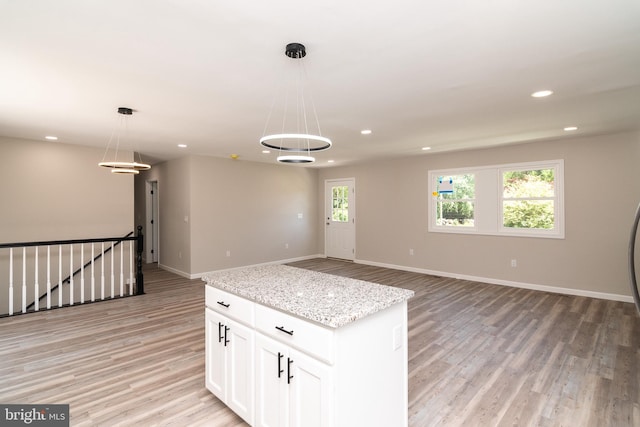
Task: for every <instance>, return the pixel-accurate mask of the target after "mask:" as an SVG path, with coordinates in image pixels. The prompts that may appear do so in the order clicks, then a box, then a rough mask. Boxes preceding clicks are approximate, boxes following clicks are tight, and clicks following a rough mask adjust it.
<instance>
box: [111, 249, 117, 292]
mask: <svg viewBox="0 0 640 427" xmlns="http://www.w3.org/2000/svg"><path fill="white" fill-rule="evenodd" d="M113 252H114V250H113V242H111V298H113V297H114V296H115V292H116V290H115V285H116V276H115V275H114V272H113Z"/></svg>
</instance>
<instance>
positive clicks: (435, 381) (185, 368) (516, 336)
mask: <svg viewBox="0 0 640 427" xmlns="http://www.w3.org/2000/svg"><path fill="white" fill-rule="evenodd" d="M291 265H294V266H296V267H300V268H307V269H312V270H316V271H322V272H325V273H329V274H335V275H340V276H345V277H351V278H355V279H361V280H368V281H372V282H376V283H382V284H385V285H389V286H400V287H404V288H407V289H412V290H413V291H415V292H416V296H415V297H414V298H412V299H411V300H410V301H409V304H408V323H409V331H408V341H409V351H408V365H409V366H408V368H409V399H408V401H409V425H410V426H411V427H428V426H480V427H483V426H491V427H492V426H554V427H555V426H580V427H582V426H587V427H590V426H594V427H603V426H604V427H606V426H611V427H620V426H623V427H624V426H637V425H640V317H639V316H638V315H637V314H636V312H635V308H634V307H633V305H632V304H628V303H622V302H615V301H604V300H598V299H593V298H587V297H577V296H576V297H574V296H567V295H558V294H551V293H546V292H537V291H531V290H526V289H516V288H508V287H503V286H497V285H489V284H483V283H477V282H472V281H466V280H455V279H451V278H443V277H436V276H430V275H425V274H419V273H414V272H405V271H400V270H393V269H388V268H382V267H374V266H367V265H363V264H356V263H351V262H344V261H339V260H331V259H313V260H306V261H299V262H295V263H291ZM145 289H146V291H147V294H146V295H143V296H137V297H132V298H125V299H119V300H114V301H107V302H101V303H97V304H90V305H84V306H74V307H70V308H65V309H58V310H52V311H49V312H40V313H34V314H27V315H20V316H15V317H13V318H2V319H0V402H2V403H67V404H70V410H71V425H73V426H94V425H99V426H181V427H182V426H209V427H228V426H246V424H245V423H244V422H243V421H242V420H241V419H240V418H239V417H238V416H236V415H235V414H234V413H233V412H231V411H230V410H229V409H228V408H227V407H226V406H225V405H223V404H222V403H221V402H220V401H219V400H218V399H216V398H215V397H214V396H213V395H212V394H211V393H209V392H208V391H207V390H206V388H205V387H204V285H203V282H201V281H200V280H187V279H184V278H181V277H178V276H176V275H174V274H171V273H169V272H166V271H163V270H161V269H158V268H157V267H155V266H147V267H146V268H145ZM355 427H358V426H355ZM363 427H367V426H363ZM389 427H394V426H389Z"/></svg>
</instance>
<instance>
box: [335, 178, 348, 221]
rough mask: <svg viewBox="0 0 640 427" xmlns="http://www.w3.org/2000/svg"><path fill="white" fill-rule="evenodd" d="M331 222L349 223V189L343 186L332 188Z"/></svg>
mask: <svg viewBox="0 0 640 427" xmlns="http://www.w3.org/2000/svg"><path fill="white" fill-rule="evenodd" d="M331 201H332V202H331V220H332V221H335V222H349V187H348V186H346V185H341V186H339V187H332V188H331Z"/></svg>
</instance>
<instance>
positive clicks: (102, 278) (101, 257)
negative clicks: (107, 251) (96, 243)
mask: <svg viewBox="0 0 640 427" xmlns="http://www.w3.org/2000/svg"><path fill="white" fill-rule="evenodd" d="M101 254H102V255H101V256H100V262H101V263H102V270H101V273H100V299H104V242H102V252H101Z"/></svg>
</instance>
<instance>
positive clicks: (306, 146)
mask: <svg viewBox="0 0 640 427" xmlns="http://www.w3.org/2000/svg"><path fill="white" fill-rule="evenodd" d="M284 53H285V55H287V56H288V57H289V58H291V59H294V60H296V62H297V63H298V78H297V79H296V84H295V98H296V99H295V112H294V113H295V114H294V116H295V123H293V124H292V123H287V111H288V108H287V107H288V105H287V104H288V102H287V100H288V98H289V97H288V96H285V105H284V112H283V120H282V129H281V132H280V133H277V134H271V135H264V136H263V137H262V138H260V145H262V146H263V147H266V148H268V149H272V150H277V151H278V152H279V155H278V158H277V160H278V162H280V163H313V162H314V161H315V160H316V159H315V158H314V157H313V156H311V152H315V151H322V150H327V149H328V148H330V147H331V140H330V139H329V138H326V137H324V136H322V134H321V132H320V122H319V121H318V116H317V114H316V109H315V105H314V104H313V99H312V98H310V99H311V108H312V111H313V116H314V119H315V125H316V129H317V135H316V134H312V133H310V131H309V123H308V120H307V111H306V107H307V101H306V99H305V92H304V86H303V81H302V80H303V78H304V77H305V70H304V64H303V63H302V58H304V57H305V56H306V54H307V52H306V49H305V47H304V45H303V44H301V43H289V44H288V45H287V46H286V48H285V52H284ZM274 104H275V102H274ZM272 112H273V104H272V106H271V111H270V112H269V119H270V118H271V113H272ZM269 119H267V124H266V125H265V133H266V132H267V127H268V126H269ZM287 126H290V127H293V128H294V129H295V131H294V132H291V133H287V132H286V131H285V129H286V127H287Z"/></svg>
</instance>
